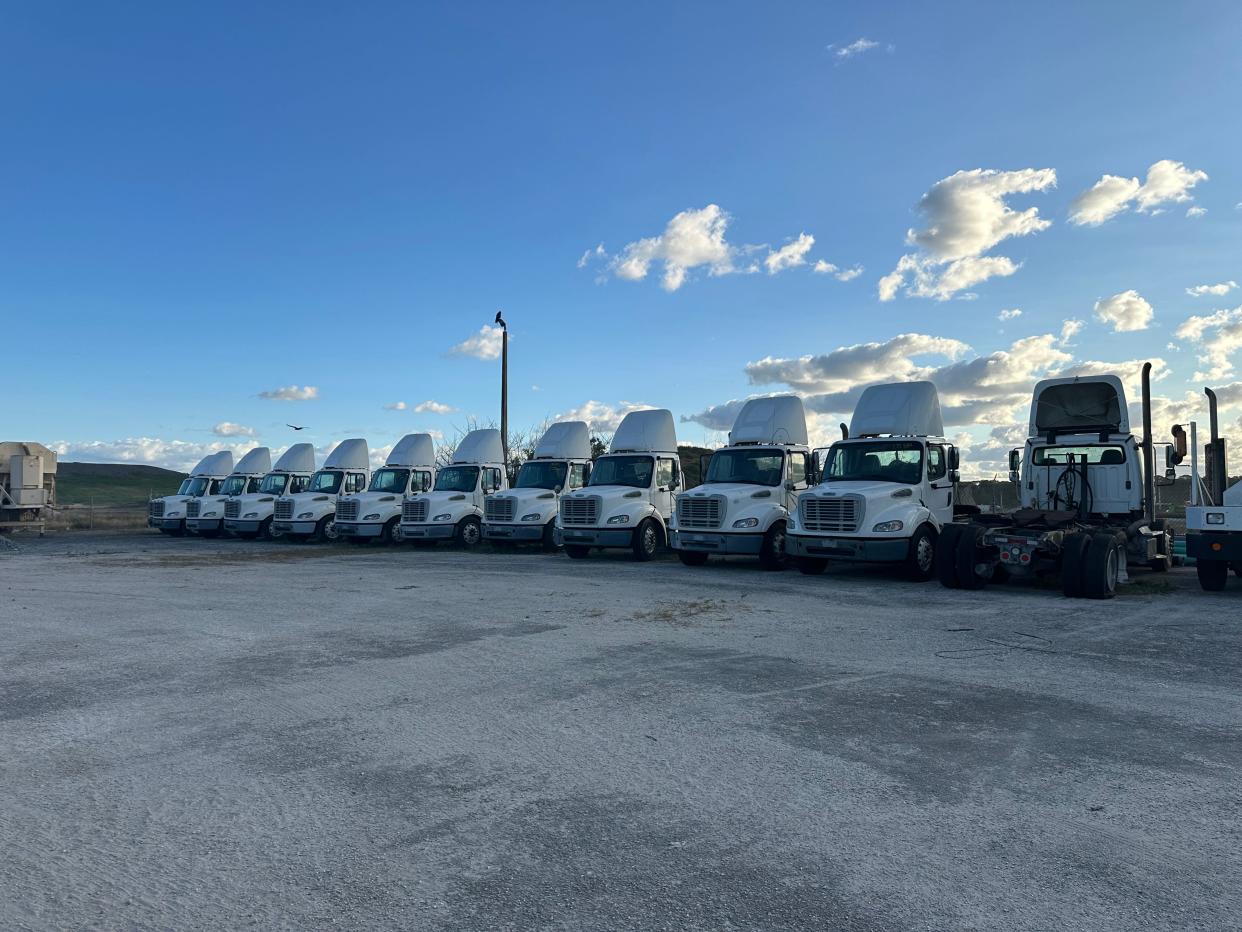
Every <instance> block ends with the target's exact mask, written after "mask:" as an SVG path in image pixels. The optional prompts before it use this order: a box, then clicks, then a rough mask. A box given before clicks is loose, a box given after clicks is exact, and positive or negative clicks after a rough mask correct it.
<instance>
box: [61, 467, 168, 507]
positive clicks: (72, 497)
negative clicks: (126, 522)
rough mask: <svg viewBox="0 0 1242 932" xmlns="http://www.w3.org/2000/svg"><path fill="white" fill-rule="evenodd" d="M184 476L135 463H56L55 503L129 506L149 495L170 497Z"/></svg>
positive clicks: (144, 499) (143, 500) (142, 500)
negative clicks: (92, 502)
mask: <svg viewBox="0 0 1242 932" xmlns="http://www.w3.org/2000/svg"><path fill="white" fill-rule="evenodd" d="M184 478H185V473H181V472H175V471H174V470H171V469H161V468H160V467H159V466H141V465H138V464H137V463H64V462H61V463H58V464H57V466H56V501H57V502H58V503H59V504H61V505H86V504H89V503H90V502H91V501H92V500H93V501H94V503H95V504H96V505H131V504H135V503H139V502H145V501H146V500H147V498H148V497H149V496H151V495H171V494H173V493H174V492H176V491H177V488H178V487H179V486H180V485H181V480H182V479H184Z"/></svg>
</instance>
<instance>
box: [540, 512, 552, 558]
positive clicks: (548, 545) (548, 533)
mask: <svg viewBox="0 0 1242 932" xmlns="http://www.w3.org/2000/svg"><path fill="white" fill-rule="evenodd" d="M539 544H540V546H541V547H543V550H544V552H545V553H556V519H555V518H553V519H552V520H551V521H549V522H548V523H547V524H545V525H544V526H543V539H542V540H540V542H539Z"/></svg>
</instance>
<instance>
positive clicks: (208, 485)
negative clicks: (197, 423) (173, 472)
mask: <svg viewBox="0 0 1242 932" xmlns="http://www.w3.org/2000/svg"><path fill="white" fill-rule="evenodd" d="M232 471H233V454H232V453H230V452H229V451H228V450H221V451H220V452H219V453H208V454H207V455H206V456H204V457H203V458H202V459H201V460H199V461H198V465H197V466H195V467H194V468H193V469H191V470H190V475H189V476H187V477H186V478H185V480H184V481H183V482H182V483H181V488H179V489H177V494H176V495H165V496H163V497H162V498H153V499H151V501H150V502H149V503H148V504H147V527H153V528H156V529H157V530H159V531H160V532H161V533H163V534H169V535H171V536H173V537H180V536H181V535H182V534H184V533H185V521H186V506H187V505H188V504H189V502H191V501H192V500H194V499H196V498H202V497H203V496H205V495H216V494H217V493H218V492H219V491H220V486H221V485H223V483H224V480H225V479H226V478H228V475H229V473H231V472H232Z"/></svg>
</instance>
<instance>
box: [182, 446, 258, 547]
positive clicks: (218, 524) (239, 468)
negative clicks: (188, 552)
mask: <svg viewBox="0 0 1242 932" xmlns="http://www.w3.org/2000/svg"><path fill="white" fill-rule="evenodd" d="M271 469H272V452H271V450H269V449H268V448H267V447H255V448H254V449H253V450H251V451H250V452H249V453H247V454H246V455H245V456H243V457H242V458H241V459H240V460H238V462H237V465H236V466H234V467H233V471H232V472H231V473H229V474H228V476H227V477H226V478H225V480H224V481H223V482H222V483H220V489H219V491H217V492H215V493H214V494H208V495H204V496H202V497H200V498H192V499H190V500H189V501H188V502H186V503H185V529H186V530H187V531H190V532H191V533H194V534H197V535H198V536H199V537H219V536H220V535H221V534H222V533H223V532H224V509H225V506H226V505H227V503H228V500H229V499H230V498H231V497H233V496H235V495H244V494H246V493H247V492H255V491H257V490H258V488H259V483H260V482H261V481H262V480H263V476H264V475H266V474H267V473H269V472H271Z"/></svg>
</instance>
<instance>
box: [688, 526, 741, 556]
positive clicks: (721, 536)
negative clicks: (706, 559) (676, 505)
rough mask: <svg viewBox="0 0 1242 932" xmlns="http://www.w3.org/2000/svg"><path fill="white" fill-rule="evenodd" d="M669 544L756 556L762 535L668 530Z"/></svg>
mask: <svg viewBox="0 0 1242 932" xmlns="http://www.w3.org/2000/svg"><path fill="white" fill-rule="evenodd" d="M669 546H671V547H672V548H673V549H674V550H694V551H698V552H699V553H739V554H745V555H747V556H758V555H759V551H760V550H762V549H763V535H762V534H735V533H718V532H713V531H670V532H669Z"/></svg>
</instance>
